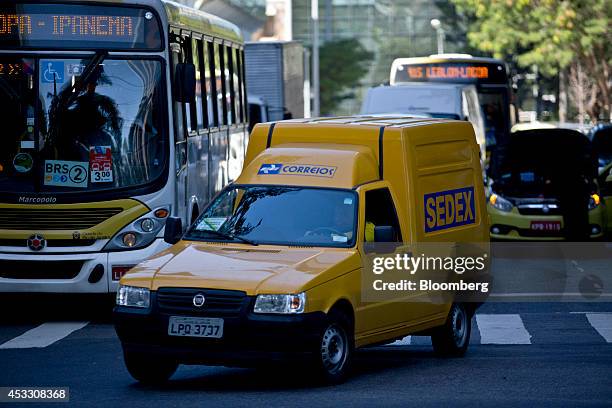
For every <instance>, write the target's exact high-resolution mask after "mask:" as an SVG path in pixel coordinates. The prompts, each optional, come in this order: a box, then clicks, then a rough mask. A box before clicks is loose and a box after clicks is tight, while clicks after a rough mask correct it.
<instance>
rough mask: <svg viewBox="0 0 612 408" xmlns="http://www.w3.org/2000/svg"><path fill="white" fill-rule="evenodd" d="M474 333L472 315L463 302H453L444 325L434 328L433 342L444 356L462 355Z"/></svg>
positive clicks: (440, 354) (436, 349)
mask: <svg viewBox="0 0 612 408" xmlns="http://www.w3.org/2000/svg"><path fill="white" fill-rule="evenodd" d="M471 333H472V316H471V314H470V313H469V311H468V310H467V308H466V307H465V305H463V304H461V303H453V305H452V306H451V309H450V311H449V312H448V317H447V319H446V322H445V323H444V326H441V327H438V328H436V329H434V331H433V333H432V335H431V343H432V344H433V348H434V352H435V353H436V354H437V355H439V356H443V357H461V356H463V355H464V354H465V352H466V351H467V348H468V345H469V344H470V334H471Z"/></svg>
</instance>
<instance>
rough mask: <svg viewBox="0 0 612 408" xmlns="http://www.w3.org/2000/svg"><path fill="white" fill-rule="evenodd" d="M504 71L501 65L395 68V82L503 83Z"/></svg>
mask: <svg viewBox="0 0 612 408" xmlns="http://www.w3.org/2000/svg"><path fill="white" fill-rule="evenodd" d="M507 80H508V79H507V76H506V70H505V68H504V66H503V65H501V64H492V63H480V64H468V63H455V62H446V63H429V64H405V65H400V66H398V67H397V71H396V72H395V81H396V82H469V83H476V82H478V83H505V82H506V81H507Z"/></svg>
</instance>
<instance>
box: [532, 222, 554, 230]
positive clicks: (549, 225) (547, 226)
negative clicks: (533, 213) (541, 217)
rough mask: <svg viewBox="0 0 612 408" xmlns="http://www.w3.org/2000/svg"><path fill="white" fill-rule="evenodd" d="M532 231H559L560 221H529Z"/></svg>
mask: <svg viewBox="0 0 612 408" xmlns="http://www.w3.org/2000/svg"><path fill="white" fill-rule="evenodd" d="M531 230H532V231H546V232H558V231H561V222H560V221H531Z"/></svg>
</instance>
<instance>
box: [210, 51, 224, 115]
mask: <svg viewBox="0 0 612 408" xmlns="http://www.w3.org/2000/svg"><path fill="white" fill-rule="evenodd" d="M213 47H214V50H215V83H216V84H217V113H218V116H217V118H218V122H217V123H218V125H219V126H221V125H227V103H225V75H224V71H225V61H224V60H223V53H222V52H221V51H222V49H223V45H221V44H218V43H213Z"/></svg>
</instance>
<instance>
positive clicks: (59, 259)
mask: <svg viewBox="0 0 612 408" xmlns="http://www.w3.org/2000/svg"><path fill="white" fill-rule="evenodd" d="M167 247H168V244H166V243H165V242H164V241H163V239H160V238H158V239H156V240H155V241H153V243H152V244H151V245H149V246H147V247H146V248H142V249H136V250H130V251H121V252H84V253H69V249H70V248H67V250H66V252H63V253H52V252H45V251H44V250H43V251H41V252H39V253H36V254H32V253H31V252H29V253H20V252H0V293H2V292H4V293H19V292H28V293H112V292H116V291H117V288H118V287H119V280H118V279H114V278H116V277H113V267H114V266H115V267H119V266H120V267H125V266H134V265H136V264H138V263H139V262H141V261H143V260H145V259H147V258H149V257H151V256H153V255H155V254H156V253H158V252H160V251H162V250H164V249H166V248H167Z"/></svg>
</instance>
